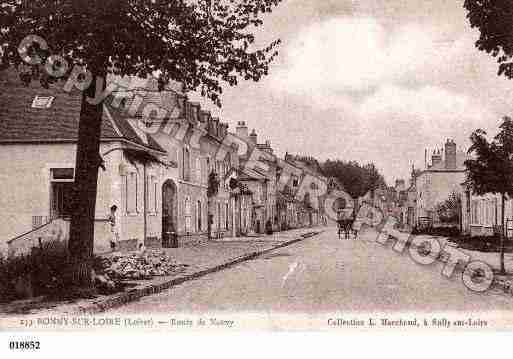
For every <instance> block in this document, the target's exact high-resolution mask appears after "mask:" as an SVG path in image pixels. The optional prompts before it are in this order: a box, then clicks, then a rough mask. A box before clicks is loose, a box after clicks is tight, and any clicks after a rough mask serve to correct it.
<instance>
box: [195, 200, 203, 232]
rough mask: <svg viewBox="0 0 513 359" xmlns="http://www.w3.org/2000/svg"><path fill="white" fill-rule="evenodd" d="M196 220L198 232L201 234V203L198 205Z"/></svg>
mask: <svg viewBox="0 0 513 359" xmlns="http://www.w3.org/2000/svg"><path fill="white" fill-rule="evenodd" d="M196 220H197V221H198V232H201V225H202V223H201V201H198V203H197V204H196Z"/></svg>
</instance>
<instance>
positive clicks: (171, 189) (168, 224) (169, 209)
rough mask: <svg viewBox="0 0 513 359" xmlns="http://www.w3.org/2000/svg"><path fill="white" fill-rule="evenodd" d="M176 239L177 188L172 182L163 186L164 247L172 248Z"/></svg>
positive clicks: (167, 182) (169, 181)
mask: <svg viewBox="0 0 513 359" xmlns="http://www.w3.org/2000/svg"><path fill="white" fill-rule="evenodd" d="M175 239H176V186H175V184H174V183H173V181H171V180H167V181H166V182H165V183H164V184H163V185H162V245H163V246H164V247H171V246H172V243H171V241H174V240H175Z"/></svg>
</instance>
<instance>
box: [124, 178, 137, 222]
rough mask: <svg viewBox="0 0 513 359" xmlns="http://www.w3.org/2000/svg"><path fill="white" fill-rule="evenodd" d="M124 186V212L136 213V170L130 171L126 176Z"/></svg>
mask: <svg viewBox="0 0 513 359" xmlns="http://www.w3.org/2000/svg"><path fill="white" fill-rule="evenodd" d="M125 187H126V188H125V190H126V192H125V198H126V212H127V213H137V172H131V173H129V174H128V175H127V176H126V186H125Z"/></svg>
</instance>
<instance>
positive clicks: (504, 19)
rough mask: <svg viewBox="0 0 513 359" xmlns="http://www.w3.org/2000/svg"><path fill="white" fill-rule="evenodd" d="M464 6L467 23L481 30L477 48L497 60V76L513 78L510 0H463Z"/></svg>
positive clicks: (511, 3) (512, 27) (512, 12)
mask: <svg viewBox="0 0 513 359" xmlns="http://www.w3.org/2000/svg"><path fill="white" fill-rule="evenodd" d="M463 6H464V7H465V9H467V12H468V13H467V18H468V20H469V22H470V26H471V27H473V28H474V27H475V28H478V29H479V31H480V33H481V34H480V36H479V39H478V40H477V41H476V47H477V48H478V49H479V50H481V51H485V52H486V53H488V54H491V55H492V56H493V57H495V58H496V59H497V63H498V64H499V69H498V75H499V76H506V77H507V78H509V79H511V78H513V61H512V59H513V20H512V19H513V2H512V1H510V0H487V1H483V0H465V3H464V5H463Z"/></svg>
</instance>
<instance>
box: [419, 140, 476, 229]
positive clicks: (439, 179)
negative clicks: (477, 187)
mask: <svg viewBox="0 0 513 359" xmlns="http://www.w3.org/2000/svg"><path fill="white" fill-rule="evenodd" d="M466 158H467V156H466V153H465V152H463V151H457V146H456V143H455V142H454V141H453V140H450V139H448V140H447V142H446V143H445V145H444V149H443V150H440V149H435V150H434V151H433V154H432V155H431V163H429V164H428V160H427V150H426V168H425V169H424V170H423V171H420V172H419V173H417V174H416V176H415V187H416V209H415V223H416V224H417V225H419V224H421V222H429V223H431V224H437V223H438V222H439V219H438V218H437V215H436V211H435V209H436V206H437V204H439V203H441V202H443V201H445V200H446V199H447V198H449V195H450V194H451V193H453V192H454V193H461V192H462V188H461V183H463V181H464V180H465V165H464V162H465V160H466Z"/></svg>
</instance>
